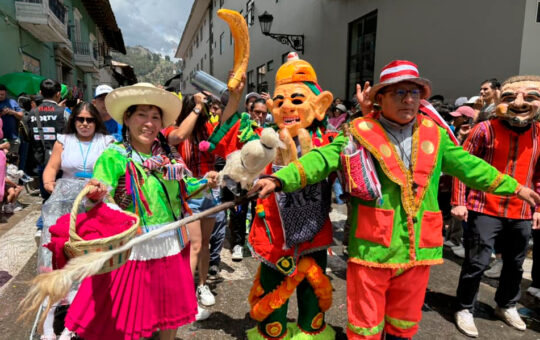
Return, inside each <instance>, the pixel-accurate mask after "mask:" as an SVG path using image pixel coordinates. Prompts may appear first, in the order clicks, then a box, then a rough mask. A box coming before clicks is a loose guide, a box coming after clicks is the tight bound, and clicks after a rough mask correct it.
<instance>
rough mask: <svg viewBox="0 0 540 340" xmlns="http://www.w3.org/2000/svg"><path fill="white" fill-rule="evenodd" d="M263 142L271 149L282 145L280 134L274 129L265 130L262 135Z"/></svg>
mask: <svg viewBox="0 0 540 340" xmlns="http://www.w3.org/2000/svg"><path fill="white" fill-rule="evenodd" d="M261 142H262V143H263V144H264V145H266V146H268V147H270V148H276V147H278V146H279V144H280V142H281V141H280V140H279V135H278V133H277V132H276V131H275V130H274V129H272V128H264V129H263V130H262V133H261Z"/></svg>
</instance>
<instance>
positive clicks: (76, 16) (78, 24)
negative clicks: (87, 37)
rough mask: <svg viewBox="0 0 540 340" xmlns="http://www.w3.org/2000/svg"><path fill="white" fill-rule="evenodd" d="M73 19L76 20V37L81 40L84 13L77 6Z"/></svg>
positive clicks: (76, 39)
mask: <svg viewBox="0 0 540 340" xmlns="http://www.w3.org/2000/svg"><path fill="white" fill-rule="evenodd" d="M73 19H74V20H75V26H74V29H75V34H74V37H73V38H74V39H75V41H81V19H82V15H81V12H79V10H78V9H77V8H75V9H73Z"/></svg>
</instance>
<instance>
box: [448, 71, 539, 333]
mask: <svg viewBox="0 0 540 340" xmlns="http://www.w3.org/2000/svg"><path fill="white" fill-rule="evenodd" d="M539 109H540V77H538V76H516V77H511V78H509V79H507V80H506V81H505V82H504V83H503V85H502V92H501V98H500V103H499V104H498V105H497V107H496V110H495V112H496V114H497V117H496V118H495V119H492V120H489V121H484V122H482V123H480V124H478V125H476V126H475V127H474V129H473V130H472V131H471V133H470V134H469V137H468V138H467V140H466V141H465V143H464V144H463V148H464V149H465V150H467V151H469V152H470V153H471V154H473V155H475V156H477V157H480V158H483V159H484V160H485V161H486V162H489V163H490V164H491V165H493V166H494V167H495V168H497V169H498V170H499V171H501V172H503V173H505V174H508V175H512V176H513V177H514V178H515V179H516V180H517V181H518V182H519V183H520V184H522V185H525V186H528V187H534V188H538V185H539V184H540V183H539V182H540V166H539V165H538V159H539V157H540V136H539V134H540V124H539V123H538V122H536V119H537V118H538V115H539ZM452 204H453V205H454V208H453V209H452V213H453V214H454V216H456V217H458V218H460V219H462V220H466V221H468V227H467V228H466V229H465V235H464V241H465V242H464V243H465V261H464V262H463V265H462V267H461V275H460V278H459V286H458V289H457V298H458V302H459V309H460V310H459V311H458V312H457V313H456V323H457V326H458V328H459V329H460V330H461V331H462V332H464V333H465V334H467V335H469V336H474V337H476V336H478V330H477V328H476V326H475V324H474V319H473V315H472V314H471V311H472V309H473V305H474V302H475V298H476V294H477V293H478V287H479V285H480V280H481V278H482V274H483V273H484V271H485V270H486V269H487V267H488V265H489V261H490V259H491V254H492V253H493V245H494V241H495V239H496V238H497V237H498V236H499V235H504V242H502V243H501V246H502V259H503V269H502V272H501V277H500V280H499V287H498V288H497V293H496V294H495V301H496V302H497V308H496V309H495V315H496V316H497V317H499V318H501V319H502V320H504V321H505V322H506V323H508V324H509V325H511V326H513V327H515V328H516V329H519V330H522V331H524V330H525V328H526V327H525V323H524V322H523V320H521V318H520V316H519V314H518V312H517V310H516V303H517V302H518V301H519V298H520V284H521V276H522V274H523V269H522V265H523V261H524V260H525V256H526V254H527V245H528V244H529V238H530V236H531V224H532V223H534V229H538V227H539V220H540V214H539V213H538V209H536V210H531V208H530V207H529V206H528V205H527V204H525V203H524V202H522V201H520V200H519V199H517V198H516V197H501V196H498V195H496V194H490V193H484V192H481V191H478V190H474V189H471V190H470V191H469V193H468V196H467V195H466V186H465V184H463V183H459V182H458V181H456V180H455V181H454V195H453V199H452Z"/></svg>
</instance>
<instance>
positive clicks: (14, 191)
mask: <svg viewBox="0 0 540 340" xmlns="http://www.w3.org/2000/svg"><path fill="white" fill-rule="evenodd" d="M6 161H7V168H6V185H5V192H6V193H7V195H6V197H5V201H6V202H5V204H4V212H5V213H6V214H12V213H14V212H17V211H19V210H21V209H22V206H21V205H20V204H19V202H17V200H18V198H19V194H20V193H21V191H22V189H23V187H22V185H19V180H20V179H21V178H23V177H24V176H25V174H24V171H22V170H19V168H18V167H17V164H18V163H19V156H18V154H17V153H15V152H8V154H7V156H6Z"/></svg>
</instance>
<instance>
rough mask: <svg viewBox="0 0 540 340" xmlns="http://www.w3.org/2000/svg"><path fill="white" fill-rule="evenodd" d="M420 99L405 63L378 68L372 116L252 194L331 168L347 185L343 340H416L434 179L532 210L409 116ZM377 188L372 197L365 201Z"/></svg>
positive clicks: (430, 260) (431, 241)
mask: <svg viewBox="0 0 540 340" xmlns="http://www.w3.org/2000/svg"><path fill="white" fill-rule="evenodd" d="M430 93H431V85H430V82H429V81H428V80H427V79H424V78H420V77H419V73H418V69H417V66H416V65H415V64H414V63H411V62H409V61H402V60H397V61H394V62H392V63H390V64H388V65H386V66H385V67H384V68H383V70H382V72H381V76H380V82H379V83H378V84H376V85H374V86H373V88H372V89H371V91H370V92H369V99H370V100H371V101H374V102H376V103H377V104H378V105H379V107H380V110H378V111H377V112H374V113H371V114H369V115H367V116H366V117H362V118H357V119H355V120H353V121H352V122H351V123H350V131H351V134H352V136H354V138H352V139H348V138H346V137H344V136H343V135H340V136H338V137H336V139H335V140H334V141H333V142H332V143H331V144H330V145H326V146H324V147H322V148H319V149H317V150H314V151H313V152H310V153H309V154H307V155H305V156H303V157H302V158H300V159H299V160H298V162H295V163H294V164H291V165H289V166H287V167H286V168H284V169H282V170H280V171H278V172H277V173H275V176H276V177H270V178H263V179H261V180H259V182H258V183H257V184H256V187H255V189H258V188H260V189H261V192H260V196H261V197H265V195H267V194H268V193H270V192H272V191H275V190H276V189H279V188H280V189H282V190H283V191H285V192H294V191H296V190H299V189H301V188H303V187H306V186H307V185H311V184H313V183H317V182H318V181H320V180H324V179H325V178H326V177H327V176H328V174H330V173H331V172H332V171H336V170H338V169H340V168H343V171H344V172H345V176H344V177H345V178H349V176H350V177H351V178H353V179H354V180H351V179H347V181H348V182H349V183H353V182H354V183H356V185H354V186H353V187H354V190H352V191H351V193H352V194H354V195H356V196H357V197H355V196H353V197H352V202H351V204H352V206H353V212H352V219H351V221H354V222H353V223H352V225H351V232H350V239H349V262H348V266H347V308H348V315H349V323H348V325H347V336H348V338H349V339H381V333H382V332H383V331H384V332H385V333H386V339H402V338H411V337H412V336H413V335H414V334H416V332H417V329H418V322H419V321H420V319H421V316H422V309H421V308H422V304H423V302H424V295H425V291H426V287H427V283H428V278H429V269H430V265H433V264H438V263H442V245H443V237H442V216H441V212H440V209H439V207H438V204H437V189H438V186H439V177H440V174H441V172H445V173H448V174H451V175H453V176H457V177H459V178H460V179H461V180H463V181H464V182H465V183H467V185H470V186H471V187H475V188H478V189H481V190H486V191H489V192H493V193H494V194H497V195H512V194H513V193H518V195H519V196H520V197H521V198H523V199H527V200H528V201H529V202H530V203H531V204H534V201H535V200H536V202H539V201H540V196H538V195H537V194H536V193H534V192H533V191H532V190H530V189H528V188H526V187H522V186H520V185H519V184H518V183H517V182H516V180H514V179H513V178H511V177H509V176H507V175H503V174H501V173H500V172H498V171H497V169H495V168H494V167H492V166H490V165H489V164H488V163H486V162H485V161H483V160H481V159H479V158H477V157H474V156H472V155H470V154H469V153H467V152H466V151H464V150H463V149H462V148H461V147H459V146H456V145H455V144H454V143H453V142H452V141H451V140H450V138H449V136H448V134H447V132H446V130H444V129H442V128H440V127H438V126H437V124H436V123H435V122H434V121H433V120H432V119H431V118H429V117H426V116H424V115H422V114H419V107H420V101H421V99H423V98H427V97H429V95H430ZM351 149H356V150H357V151H355V152H353V153H350V151H351ZM366 150H367V151H369V154H370V155H371V156H369V157H371V159H372V161H371V162H372V163H373V165H374V173H375V174H376V176H373V175H374V173H370V172H365V173H363V172H362V171H364V170H365V169H367V165H369V163H370V162H366V158H364V160H363V161H360V160H359V158H358V157H356V156H355V155H357V154H358V153H360V152H366ZM369 157H368V158H367V159H369ZM358 173H360V174H366V175H369V176H370V177H369V178H370V180H369V181H368V180H366V179H365V178H366V177H362V176H357V174H358ZM377 182H379V183H380V187H379V189H380V193H381V194H380V195H375V194H373V195H372V193H373V191H378V190H377V186H376V185H374V183H377ZM362 186H364V189H363V190H358V189H359V188H360V189H361V187H362ZM367 189H370V190H367ZM369 198H378V199H372V200H369Z"/></svg>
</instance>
